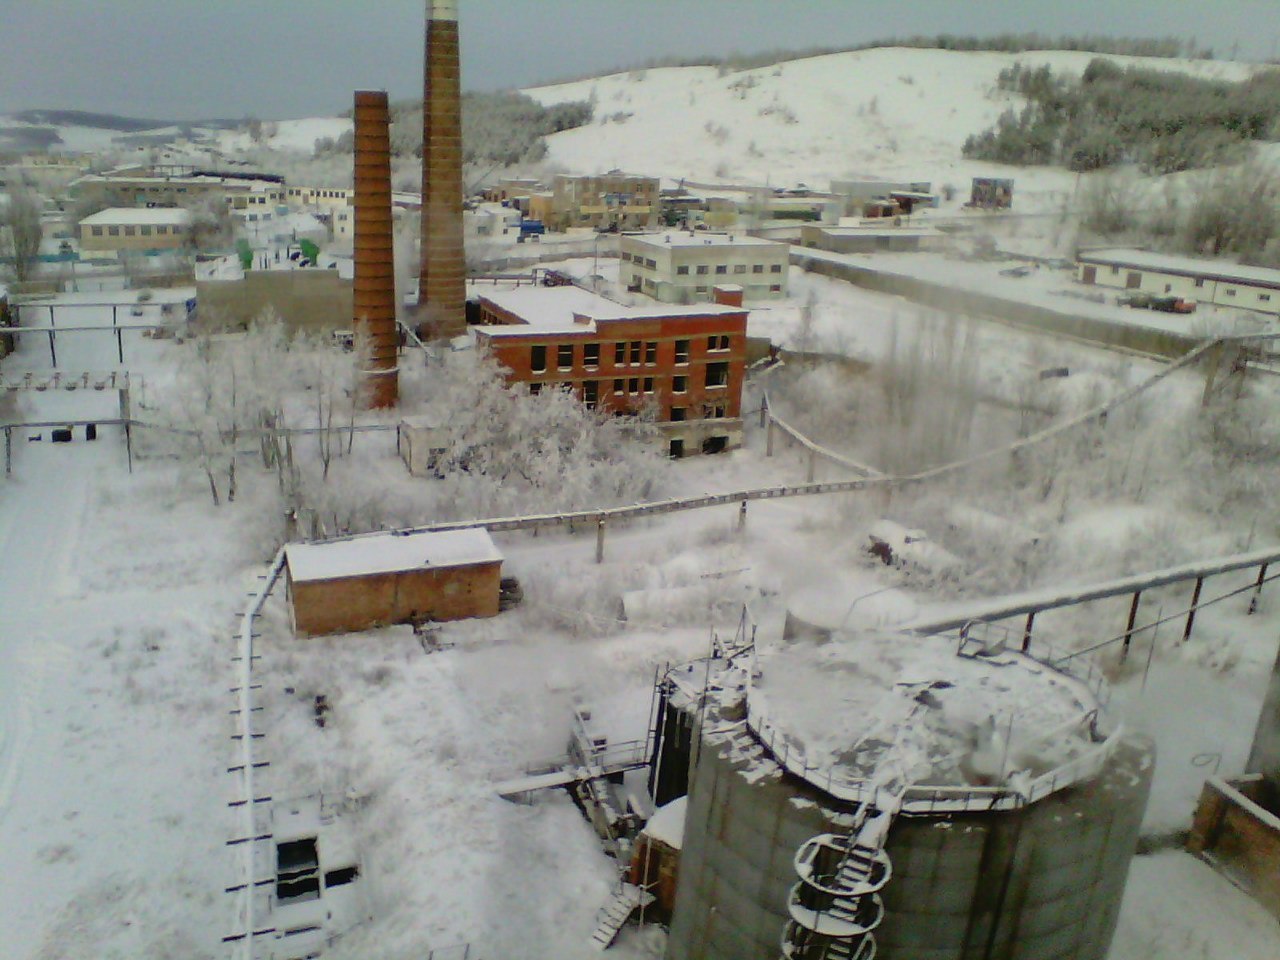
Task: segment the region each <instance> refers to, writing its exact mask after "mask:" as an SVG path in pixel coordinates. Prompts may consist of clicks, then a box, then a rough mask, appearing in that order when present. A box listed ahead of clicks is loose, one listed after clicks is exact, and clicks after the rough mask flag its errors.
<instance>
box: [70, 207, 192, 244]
mask: <svg viewBox="0 0 1280 960" xmlns="http://www.w3.org/2000/svg"><path fill="white" fill-rule="evenodd" d="M190 227H191V214H190V213H189V212H187V211H186V210H183V209H181V208H177V207H151V208H146V207H143V208H133V207H130V208H123V207H113V208H111V209H109V210H102V211H99V212H98V213H95V214H93V215H92V216H88V217H85V218H84V219H83V220H81V221H80V249H81V250H82V251H83V252H85V253H87V254H90V255H92V254H112V255H114V254H118V253H121V252H124V253H145V252H148V251H152V250H178V249H181V248H182V247H183V246H184V245H185V244H186V243H187V238H188V237H189V236H190Z"/></svg>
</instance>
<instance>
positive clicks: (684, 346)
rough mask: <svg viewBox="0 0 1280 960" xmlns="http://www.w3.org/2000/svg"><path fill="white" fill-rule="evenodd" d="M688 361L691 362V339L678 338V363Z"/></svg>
mask: <svg viewBox="0 0 1280 960" xmlns="http://www.w3.org/2000/svg"><path fill="white" fill-rule="evenodd" d="M688 362H689V341H688V340H677V341H676V363H688Z"/></svg>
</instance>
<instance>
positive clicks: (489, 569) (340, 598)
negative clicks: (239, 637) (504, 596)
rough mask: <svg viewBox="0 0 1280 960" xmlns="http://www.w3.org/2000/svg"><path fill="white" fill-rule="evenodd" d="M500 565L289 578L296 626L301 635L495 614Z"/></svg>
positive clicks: (487, 564) (349, 631)
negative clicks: (296, 580)
mask: <svg viewBox="0 0 1280 960" xmlns="http://www.w3.org/2000/svg"><path fill="white" fill-rule="evenodd" d="M501 571H502V564H501V563H485V564H475V565H471V566H459V567H439V568H436V569H429V570H406V571H401V572H397V573H385V574H377V575H375V576H368V577H347V578H344V579H341V580H316V581H308V582H306V583H294V582H292V580H290V582H289V598H290V601H291V603H292V606H293V619H294V630H295V631H296V632H297V633H298V635H299V636H318V635H321V634H326V633H351V632H355V631H358V630H367V629H369V628H370V627H375V626H380V625H385V624H390V623H408V622H410V621H412V620H439V621H443V620H463V619H466V618H468V617H494V616H497V614H498V590H499V585H500V579H501Z"/></svg>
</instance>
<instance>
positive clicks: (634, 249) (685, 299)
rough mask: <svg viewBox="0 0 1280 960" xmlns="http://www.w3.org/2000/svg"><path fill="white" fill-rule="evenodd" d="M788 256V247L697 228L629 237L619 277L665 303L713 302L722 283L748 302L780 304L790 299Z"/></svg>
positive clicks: (622, 249)
mask: <svg viewBox="0 0 1280 960" xmlns="http://www.w3.org/2000/svg"><path fill="white" fill-rule="evenodd" d="M790 252H791V247H790V245H789V244H786V243H778V242H776V241H773V240H763V239H761V238H759V237H748V236H730V235H729V234H725V233H710V232H706V231H698V230H668V231H665V232H662V233H640V234H626V235H624V236H623V237H622V238H621V241H620V243H619V255H620V256H621V258H622V263H621V266H620V268H619V277H620V279H621V280H622V281H623V282H624V283H626V285H627V286H628V287H629V288H630V289H632V290H634V291H637V292H640V293H644V294H647V295H649V296H651V297H653V298H654V299H655V300H660V301H662V302H663V303H698V302H700V301H707V300H711V299H712V292H713V290H714V289H715V287H716V285H718V284H735V285H737V286H740V287H741V288H742V290H743V293H744V295H745V296H746V298H747V299H748V300H770V299H773V300H776V299H780V298H782V297H785V296H786V295H787V264H788V261H789V257H790Z"/></svg>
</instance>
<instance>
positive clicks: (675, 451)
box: [667, 440, 684, 460]
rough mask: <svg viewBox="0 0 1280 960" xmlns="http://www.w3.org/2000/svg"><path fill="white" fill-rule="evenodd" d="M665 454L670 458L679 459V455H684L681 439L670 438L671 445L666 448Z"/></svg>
mask: <svg viewBox="0 0 1280 960" xmlns="http://www.w3.org/2000/svg"><path fill="white" fill-rule="evenodd" d="M667 456H669V457H670V458H671V459H672V460H679V459H680V458H681V457H683V456H684V441H683V440H672V441H671V446H670V447H669V448H668V450H667Z"/></svg>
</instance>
